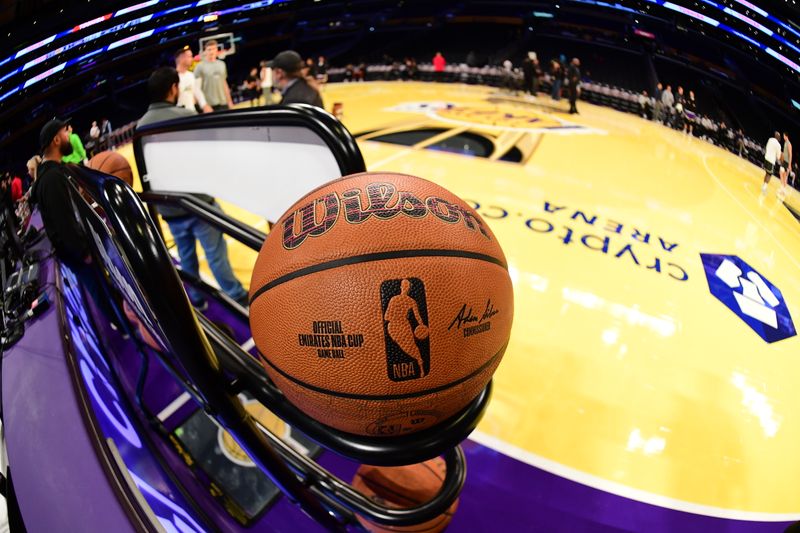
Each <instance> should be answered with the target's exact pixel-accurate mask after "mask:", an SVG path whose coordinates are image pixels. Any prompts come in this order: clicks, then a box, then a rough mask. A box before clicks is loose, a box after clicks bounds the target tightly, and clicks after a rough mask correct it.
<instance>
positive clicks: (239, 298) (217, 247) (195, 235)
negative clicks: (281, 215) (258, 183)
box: [136, 67, 248, 311]
mask: <svg viewBox="0 0 800 533" xmlns="http://www.w3.org/2000/svg"><path fill="white" fill-rule="evenodd" d="M179 81H180V80H179V78H178V71H177V70H175V69H174V68H172V67H161V68H159V69H158V70H156V71H155V72H153V74H151V75H150V79H149V80H147V90H148V92H149V93H150V107H148V108H147V112H146V113H145V114H144V116H143V117H142V118H140V119H139V122H138V123H137V124H136V127H137V128H139V127H141V126H146V125H148V124H153V123H156V122H163V121H165V120H174V119H179V118H183V117H190V116H192V115H196V114H197V113H196V112H195V110H194V109H186V108H183V107H178V106H177V105H176V104H177V103H178V93H179V92H180V89H179V88H178V84H179ZM195 197H197V198H198V199H200V200H202V201H204V202H206V203H208V204H209V205H211V206H213V207H215V208H216V209H219V210H221V208H220V207H219V205H218V204H217V203H216V202H215V201H214V198H212V197H211V196H208V195H207V194H196V195H195ZM158 212H159V214H160V215H161V218H163V219H164V220H165V221H166V222H167V225H168V226H169V230H170V233H172V236H173V237H174V238H175V244H176V245H177V247H178V255H179V256H180V258H181V268H182V269H183V271H184V272H188V273H189V274H191V275H193V276H194V277H195V278H198V279H199V278H200V264H199V261H198V259H197V241H198V240H199V241H200V245H201V246H202V247H203V250H205V253H206V259H207V260H208V266H209V267H210V268H211V272H212V273H213V274H214V278H216V280H217V283H219V286H220V288H222V290H223V291H224V292H225V294H227V295H228V296H230V297H231V298H232V299H233V300H235V301H236V302H238V303H239V304H240V305H241V306H242V307H247V306H248V302H247V291H246V290H245V289H244V287H242V284H241V283H240V282H239V280H238V279H236V276H235V275H234V273H233V269H232V268H231V263H230V261H229V260H228V247H227V245H226V244H225V239H224V237H223V235H222V232H221V231H219V230H218V229H217V228H215V227H214V226H212V225H210V224H208V223H206V222H204V221H203V220H200V219H199V218H197V217H195V216H193V215H192V214H191V213H189V212H188V211H186V210H184V209H182V208H180V207H174V206H168V205H164V206H160V207H159V208H158ZM188 293H189V299H190V300H191V301H192V304H193V305H194V306H195V307H197V308H198V309H199V310H201V311H202V310H204V309H205V308H206V307H207V306H208V302H206V301H205V299H204V298H203V295H202V294H201V293H200V292H198V291H196V290H193V289H192V288H189V289H188Z"/></svg>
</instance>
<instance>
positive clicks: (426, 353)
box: [381, 278, 431, 381]
mask: <svg viewBox="0 0 800 533" xmlns="http://www.w3.org/2000/svg"><path fill="white" fill-rule="evenodd" d="M381 304H382V308H383V333H384V339H385V343H386V371H387V374H388V376H389V379H391V380H392V381H407V380H409V379H417V378H421V377H425V376H427V375H428V374H429V373H430V367H431V348H430V340H429V339H428V305H427V302H426V300H425V285H424V284H423V283H422V280H421V279H418V278H407V279H391V280H386V281H384V282H383V283H381Z"/></svg>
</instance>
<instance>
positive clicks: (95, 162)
mask: <svg viewBox="0 0 800 533" xmlns="http://www.w3.org/2000/svg"><path fill="white" fill-rule="evenodd" d="M88 166H89V168H93V169H95V170H99V171H100V172H105V173H106V174H111V175H112V176H116V177H118V178H119V179H121V180H122V181H124V182H125V183H127V184H128V185H131V186H133V170H131V165H130V164H129V163H128V160H127V159H125V158H124V157H123V156H121V155H120V154H118V153H117V152H112V151H111V150H107V151H105V152H100V153H99V154H95V156H94V157H93V158H91V159H90V160H89V165H88Z"/></svg>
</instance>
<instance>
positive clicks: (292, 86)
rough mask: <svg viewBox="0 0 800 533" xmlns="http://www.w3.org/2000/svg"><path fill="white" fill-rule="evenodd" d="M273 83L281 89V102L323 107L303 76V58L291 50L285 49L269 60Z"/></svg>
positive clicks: (315, 91)
mask: <svg viewBox="0 0 800 533" xmlns="http://www.w3.org/2000/svg"><path fill="white" fill-rule="evenodd" d="M269 66H270V68H272V73H273V74H272V75H273V79H274V81H275V85H276V86H277V87H278V88H279V89H280V90H281V95H282V96H283V98H282V99H281V103H282V104H311V105H315V106H317V107H323V105H322V97H321V96H320V95H319V92H318V91H317V90H316V89H315V88H314V87H312V86H310V85H309V84H308V82H307V81H306V79H305V78H304V77H303V59H302V58H301V57H300V54H298V53H297V52H295V51H293V50H285V51H283V52H281V53H279V54H278V55H276V56H275V59H273V60H272V61H270V63H269Z"/></svg>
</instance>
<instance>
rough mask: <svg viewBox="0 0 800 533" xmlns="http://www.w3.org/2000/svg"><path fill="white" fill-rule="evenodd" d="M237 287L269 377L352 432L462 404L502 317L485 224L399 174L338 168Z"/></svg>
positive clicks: (291, 215) (440, 415)
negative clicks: (246, 287) (244, 286)
mask: <svg viewBox="0 0 800 533" xmlns="http://www.w3.org/2000/svg"><path fill="white" fill-rule="evenodd" d="M250 287H251V289H250V291H251V292H250V299H251V307H250V325H251V329H252V332H253V338H254V340H255V343H256V346H257V347H258V349H259V351H260V352H261V354H262V356H263V359H264V367H265V369H266V371H267V373H268V374H269V376H270V377H271V378H272V380H273V381H274V382H275V384H276V385H277V386H278V387H279V388H280V389H281V390H282V391H283V393H284V394H285V395H286V397H287V399H288V400H289V401H290V402H292V403H293V404H294V405H295V406H297V407H298V408H299V409H301V410H302V411H304V412H305V413H306V414H308V415H309V416H311V417H312V418H315V419H316V420H318V421H320V422H322V423H323V424H326V425H329V426H331V427H334V428H336V429H340V430H342V431H345V432H348V433H354V434H359V435H374V436H393V435H399V434H406V433H411V432H415V431H419V430H421V429H425V428H428V427H431V426H433V425H435V424H437V423H439V422H442V421H443V420H445V419H447V418H449V417H451V416H453V415H454V414H456V413H457V412H458V411H460V410H461V409H462V408H464V407H465V406H466V405H467V404H468V403H469V402H470V401H471V400H473V399H474V398H475V397H476V396H477V395H478V394H479V393H480V391H481V390H482V389H483V388H484V387H485V386H486V384H487V383H488V381H489V380H490V379H491V376H492V374H493V373H494V371H495V369H496V368H497V365H498V364H499V363H500V360H501V359H502V356H503V353H504V351H505V347H506V344H507V342H508V337H509V334H510V330H511V322H512V316H513V292H512V286H511V279H510V277H509V275H508V270H507V265H506V259H505V256H504V254H503V251H502V249H501V248H500V245H499V244H498V242H497V239H496V238H495V236H494V234H493V233H492V232H491V230H490V229H489V227H488V226H487V225H486V223H485V222H484V221H483V220H482V219H481V218H480V216H479V215H478V214H477V213H476V212H475V211H474V210H473V209H472V208H471V207H470V206H469V205H467V204H466V203H465V202H464V201H463V200H461V199H459V198H458V197H457V196H455V195H454V194H452V193H450V192H449V191H447V190H446V189H444V188H442V187H440V186H438V185H436V184H434V183H432V182H429V181H427V180H424V179H421V178H417V177H414V176H409V175H405V174H390V173H362V174H355V175H352V176H347V177H344V178H341V179H338V180H335V181H332V182H329V183H327V184H325V185H322V186H321V187H319V188H317V189H315V190H314V191H312V192H310V193H309V194H308V195H306V197H304V198H303V199H301V200H299V201H298V202H296V203H295V204H294V205H293V206H292V207H290V208H289V210H288V211H287V212H286V214H284V215H283V216H282V217H281V219H280V220H279V221H278V223H277V224H276V225H275V227H274V228H273V230H272V232H271V233H270V234H269V237H268V238H267V240H266V242H265V243H264V246H263V247H262V249H261V251H260V253H259V256H258V259H257V261H256V265H255V268H254V269H253V277H252V281H251V284H250Z"/></svg>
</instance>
